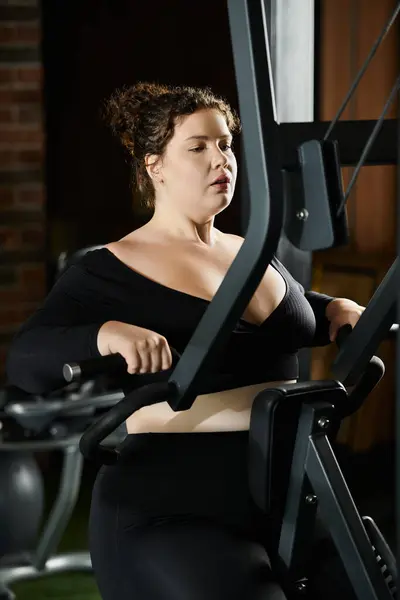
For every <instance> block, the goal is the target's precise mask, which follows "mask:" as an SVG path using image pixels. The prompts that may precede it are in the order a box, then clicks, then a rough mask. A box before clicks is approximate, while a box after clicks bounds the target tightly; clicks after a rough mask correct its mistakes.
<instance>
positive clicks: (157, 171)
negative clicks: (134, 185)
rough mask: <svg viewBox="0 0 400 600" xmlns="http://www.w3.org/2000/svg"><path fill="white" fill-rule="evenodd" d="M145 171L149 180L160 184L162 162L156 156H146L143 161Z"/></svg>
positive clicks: (159, 157)
mask: <svg viewBox="0 0 400 600" xmlns="http://www.w3.org/2000/svg"><path fill="white" fill-rule="evenodd" d="M144 163H145V166H146V171H147V174H148V176H149V177H150V179H152V181H154V182H161V181H162V176H161V167H162V160H161V156H159V155H158V154H147V155H146V156H145V159H144Z"/></svg>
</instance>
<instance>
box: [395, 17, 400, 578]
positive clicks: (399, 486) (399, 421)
mask: <svg viewBox="0 0 400 600" xmlns="http://www.w3.org/2000/svg"><path fill="white" fill-rule="evenodd" d="M399 29H400V27H399ZM399 215H400V93H399V94H398V109H397V255H399V252H400V218H399ZM397 290H398V299H397V315H399V314H400V274H398V277H397ZM397 319H398V316H397ZM396 366H397V368H396V396H395V397H396V534H397V535H396V545H397V564H398V565H400V335H397V347H396ZM399 586H400V577H399V576H398V581H397V589H400V587H399Z"/></svg>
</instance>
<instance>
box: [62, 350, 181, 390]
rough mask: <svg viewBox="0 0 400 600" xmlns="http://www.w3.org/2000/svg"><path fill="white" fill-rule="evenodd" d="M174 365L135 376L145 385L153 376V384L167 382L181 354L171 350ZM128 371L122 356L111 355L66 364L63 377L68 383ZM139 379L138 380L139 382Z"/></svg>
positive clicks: (121, 373)
mask: <svg viewBox="0 0 400 600" xmlns="http://www.w3.org/2000/svg"><path fill="white" fill-rule="evenodd" d="M171 354H172V365H171V367H170V368H169V369H166V370H164V371H158V372H157V373H151V374H148V373H144V374H143V375H135V376H134V377H137V378H139V379H141V380H143V383H145V382H146V379H147V378H148V377H149V376H151V383H153V382H154V381H159V380H160V378H161V380H162V381H165V379H166V377H167V376H169V375H171V374H172V372H173V370H174V368H175V366H176V365H177V364H178V362H179V359H180V354H179V352H177V351H176V350H175V348H171ZM126 371H127V366H126V361H125V359H124V357H123V356H122V355H121V354H109V355H107V356H99V357H98V358H89V359H87V360H82V361H80V362H70V363H66V364H65V365H64V367H63V376H64V379H65V380H66V381H68V383H70V382H72V381H79V380H84V379H92V378H93V377H96V376H99V375H123V374H124V373H126ZM139 379H138V380H139Z"/></svg>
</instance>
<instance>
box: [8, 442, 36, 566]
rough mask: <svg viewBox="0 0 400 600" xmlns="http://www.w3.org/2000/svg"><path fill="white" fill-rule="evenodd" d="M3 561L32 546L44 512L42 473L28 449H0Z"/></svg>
mask: <svg viewBox="0 0 400 600" xmlns="http://www.w3.org/2000/svg"><path fill="white" fill-rule="evenodd" d="M0 489H1V490H2V492H1V494H0V523H1V528H0V563H1V561H2V559H4V557H8V556H10V555H15V554H17V553H20V552H26V551H29V550H31V549H32V547H33V544H34V543H35V541H36V536H37V534H38V531H39V527H40V524H41V520H42V516H43V508H44V491H43V481H42V474H41V472H40V469H39V466H38V464H37V462H36V460H35V458H34V457H33V456H31V455H30V454H29V453H27V452H1V453H0Z"/></svg>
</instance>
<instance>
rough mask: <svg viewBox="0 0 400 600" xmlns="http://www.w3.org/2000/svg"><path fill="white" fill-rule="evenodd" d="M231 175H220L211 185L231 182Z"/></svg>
mask: <svg viewBox="0 0 400 600" xmlns="http://www.w3.org/2000/svg"><path fill="white" fill-rule="evenodd" d="M230 182H231V180H230V177H228V176H227V175H220V177H218V179H216V180H215V181H213V182H212V184H211V185H218V184H219V185H221V184H224V183H230Z"/></svg>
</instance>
